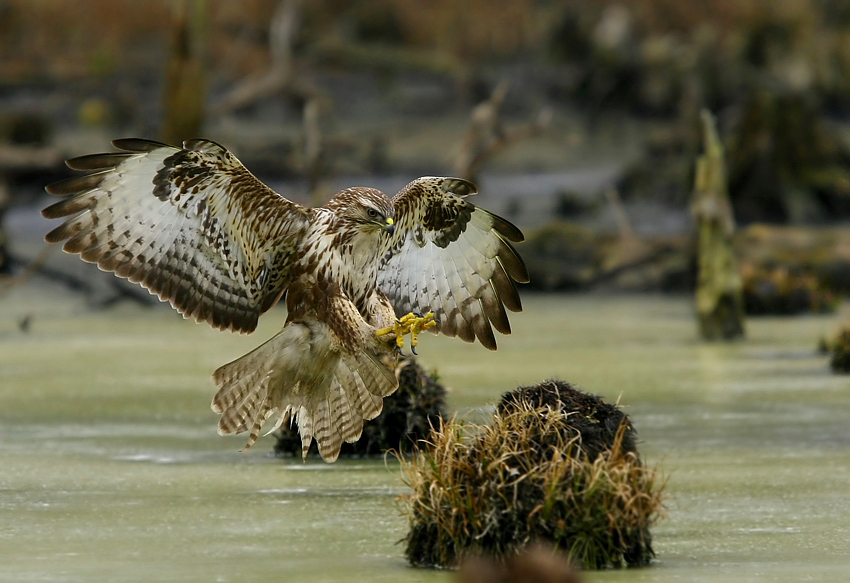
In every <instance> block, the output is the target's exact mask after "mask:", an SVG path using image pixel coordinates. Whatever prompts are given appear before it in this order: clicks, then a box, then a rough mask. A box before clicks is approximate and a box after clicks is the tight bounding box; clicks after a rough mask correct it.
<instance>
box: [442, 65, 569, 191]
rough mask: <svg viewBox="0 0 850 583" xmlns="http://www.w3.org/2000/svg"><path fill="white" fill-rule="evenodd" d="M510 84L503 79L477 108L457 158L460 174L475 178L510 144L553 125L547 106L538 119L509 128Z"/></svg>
mask: <svg viewBox="0 0 850 583" xmlns="http://www.w3.org/2000/svg"><path fill="white" fill-rule="evenodd" d="M508 88H509V83H508V82H506V81H502V82H501V83H499V84H498V85H497V86H496V88H495V89H494V90H493V93H492V94H491V95H490V98H489V99H487V100H486V101H484V102H482V103H479V104H478V105H476V106H475V107H474V108H473V110H472V115H471V117H472V119H471V121H470V124H469V129H468V130H467V132H466V137H465V138H464V140H463V145H462V146H461V151H460V154H459V155H458V157H457V160H456V161H455V173H456V174H457V176H459V177H461V178H466V179H468V180H475V179H476V177H477V176H478V173H479V172H480V171H481V168H482V167H483V166H484V164H485V163H486V162H487V160H489V159H490V158H492V157H493V156H495V155H496V154H498V153H499V152H500V151H502V150H504V149H505V148H507V147H508V146H511V145H513V144H515V143H517V142H519V141H522V140H526V139H528V138H531V137H534V136H536V135H539V134H541V133H542V132H544V131H545V130H546V128H547V127H548V126H549V123H550V122H551V120H552V110H551V109H550V108H548V107H545V108H543V109H541V110H540V113H539V114H538V116H537V119H536V120H535V121H533V122H530V123H527V124H523V125H520V126H517V127H514V128H511V129H505V128H504V126H503V124H502V120H501V110H502V105H503V104H504V102H505V97H506V95H507V93H508Z"/></svg>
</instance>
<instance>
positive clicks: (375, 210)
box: [325, 187, 395, 235]
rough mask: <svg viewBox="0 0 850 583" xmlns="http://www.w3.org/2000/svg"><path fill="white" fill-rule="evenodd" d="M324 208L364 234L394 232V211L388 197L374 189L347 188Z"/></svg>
mask: <svg viewBox="0 0 850 583" xmlns="http://www.w3.org/2000/svg"><path fill="white" fill-rule="evenodd" d="M325 208H327V209H330V210H332V211H333V212H334V213H335V214H336V216H337V217H338V218H339V219H342V220H344V221H346V222H348V223H350V224H352V225H354V226H355V227H356V228H357V230H359V231H361V232H365V233H375V232H381V231H383V232H386V233H389V234H390V235H391V234H392V233H393V231H394V230H395V222H394V221H395V209H394V208H393V203H392V201H391V200H390V199H389V197H388V196H387V195H386V194H384V193H383V192H381V191H380V190H375V189H374V188H365V187H355V188H347V189H345V190H343V191H342V192H340V193H338V194H337V195H335V196H334V197H333V198H332V199H331V200H330V201H328V204H326V205H325Z"/></svg>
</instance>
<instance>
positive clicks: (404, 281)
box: [378, 177, 528, 350]
mask: <svg viewBox="0 0 850 583" xmlns="http://www.w3.org/2000/svg"><path fill="white" fill-rule="evenodd" d="M475 192H476V190H475V186H474V185H473V184H472V183H470V182H467V181H464V180H460V179H457V178H436V177H425V178H419V179H417V180H414V181H413V182H411V183H410V184H408V185H407V186H405V187H404V188H403V189H402V190H401V191H400V192H399V193H398V194H397V195H396V196H395V198H394V199H393V204H394V205H395V209H396V218H395V224H396V228H395V232H394V234H393V236H392V237H391V238H390V239H389V241H388V242H387V244H386V247H385V249H384V253H383V256H382V259H381V262H380V265H379V274H378V286H379V288H380V290H381V291H382V292H383V293H384V294H385V295H386V296H387V297H388V298H389V300H390V302H391V303H392V305H393V309H395V310H396V313H398V314H404V313H407V312H411V311H413V312H422V313H424V312H427V311H429V310H431V311H434V312H435V315H436V317H437V320H438V326H437V328H436V330H437V331H439V332H441V333H442V334H445V335H447V336H457V337H459V338H461V339H463V340H466V341H468V342H472V341H474V340H475V339H476V338H477V339H478V341H479V342H481V343H482V344H483V345H484V346H486V347H487V348H490V349H493V350H495V348H496V339H495V335H494V334H493V328H495V329H496V330H497V331H499V332H501V333H503V334H509V333H510V331H511V328H510V322H509V320H508V316H507V311H506V310H510V311H514V312H519V311H521V310H522V304H521V303H520V299H519V294H518V292H517V289H516V283H525V282H527V281H528V270H527V268H526V266H525V263H523V261H522V258H520V256H519V255H518V254H517V252H516V250H515V249H514V248H513V246H512V245H511V242H521V241H522V240H523V235H522V232H521V231H520V230H519V229H518V228H517V227H515V226H514V225H513V224H511V223H510V222H508V221H507V220H505V219H503V218H501V217H498V216H496V215H494V214H492V213H489V212H487V211H485V210H483V209H480V208H478V207H476V206H475V205H473V204H471V203H470V202H468V201H467V200H465V197H466V196H467V195H469V194H474V193H475Z"/></svg>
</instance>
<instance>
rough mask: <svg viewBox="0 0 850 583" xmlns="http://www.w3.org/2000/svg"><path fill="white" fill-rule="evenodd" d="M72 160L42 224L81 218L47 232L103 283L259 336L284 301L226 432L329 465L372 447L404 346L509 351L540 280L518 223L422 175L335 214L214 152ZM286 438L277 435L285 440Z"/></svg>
mask: <svg viewBox="0 0 850 583" xmlns="http://www.w3.org/2000/svg"><path fill="white" fill-rule="evenodd" d="M113 145H114V146H115V147H116V148H117V149H119V150H121V152H114V153H106V154H93V155H88V156H81V157H79V158H74V159H72V160H69V161H68V162H67V164H68V166H69V167H70V168H72V169H74V170H83V171H88V174H85V175H82V176H78V177H74V178H69V179H66V180H63V181H61V182H57V183H55V184H52V185H50V186H48V187H47V191H48V192H49V193H51V194H57V195H70V196H69V197H68V198H65V199H64V200H62V201H60V202H57V203H55V204H53V205H51V206H49V207H47V208H45V209H44V210H43V211H42V214H43V215H44V216H45V217H48V218H60V217H71V218H69V219H68V220H66V221H65V222H64V223H62V224H61V225H60V226H58V227H56V228H55V229H54V230H52V231H51V232H50V233H48V234H47V236H46V240H47V241H48V242H59V241H64V242H65V243H64V250H65V251H67V252H68V253H76V254H79V255H80V257H81V258H82V259H83V260H84V261H88V262H91V263H97V265H98V266H99V267H100V269H102V270H105V271H111V272H114V273H115V274H116V275H117V276H119V277H123V278H127V279H128V280H130V281H131V282H135V283H139V284H141V285H142V286H144V287H145V288H147V289H148V290H149V291H150V292H151V293H153V294H156V295H157V296H159V298H160V299H161V300H163V301H168V302H169V303H170V304H171V305H172V306H173V307H174V308H175V309H177V311H179V312H180V313H181V314H183V316H184V317H186V318H193V319H195V320H196V321H198V322H207V323H208V324H210V325H211V326H213V327H215V328H219V329H223V330H232V331H235V332H251V331H253V330H254V329H255V328H256V326H257V319H258V317H259V316H260V314H262V313H263V312H265V311H266V310H268V309H269V308H271V307H272V306H273V305H275V304H276V303H277V302H278V301H279V300H281V299H282V298H283V299H284V301H285V302H286V307H287V318H286V323H285V324H284V326H283V328H282V329H281V331H280V332H278V333H277V334H276V335H275V336H273V337H272V338H271V339H270V340H268V341H266V342H265V343H264V344H262V345H260V346H259V347H258V348H256V349H254V350H253V351H251V352H249V353H248V354H246V355H245V356H242V357H241V358H239V359H237V360H235V361H233V362H231V363H229V364H226V365H224V366H222V367H221V368H219V369H218V370H216V371H215V373H214V374H213V379H214V381H215V383H216V385H217V386H218V389H219V390H218V393H217V394H216V395H215V397H214V399H213V401H212V408H213V410H214V411H215V412H216V413H219V414H220V415H221V419H220V421H219V433H220V434H221V435H228V434H234V433H241V432H245V431H248V432H249V435H250V437H249V439H248V443H247V445H246V446H245V449H247V448H248V447H250V446H251V445H252V444H253V443H254V442H255V441H256V440H257V437H258V435H259V433H260V430H261V428H262V427H263V425H264V423H265V422H266V421H267V420H269V419H270V418H274V423H275V425H274V428H277V427H279V426H280V425H281V424H282V423H284V422H286V421H288V420H294V421H295V422H296V423H297V425H298V429H299V432H300V435H301V440H302V449H303V452H304V454H305V455H306V452H307V450H308V447H309V445H310V442H311V440H312V439H313V438H314V437H315V439H316V441H317V444H318V446H319V452H320V453H321V455H322V457H323V458H324V459H325V460H326V461H329V462H331V461H334V460H335V459H336V457H337V455H338V454H339V449H340V446H341V445H342V442H343V441H349V442H353V441H356V440H357V439H358V438H359V437H360V434H361V431H362V428H363V421H364V420H366V419H372V418H374V417H375V416H377V415H378V414H379V413H380V412H381V407H382V404H383V397H385V396H387V395H389V394H391V393H392V392H393V391H394V390H395V389H396V388H397V386H398V381H397V379H396V377H395V364H396V361H397V357H398V354H399V353H400V351H401V347H402V346H403V344H404V336H405V335H406V334H410V336H411V345H412V346H414V347H415V346H416V342H417V334H418V333H419V332H421V331H422V330H427V329H432V330H433V331H435V332H440V333H442V334H445V335H446V336H457V337H459V338H461V339H463V340H466V341H467V342H473V341H475V340H476V339H477V340H478V341H479V342H480V343H481V344H483V345H484V346H486V347H487V348H490V349H492V350H495V349H496V340H495V337H494V334H493V328H495V329H496V330H497V331H499V332H501V333H503V334H509V333H510V324H509V323H508V317H507V314H506V309H507V310H511V311H514V312H519V311H520V310H521V309H522V306H521V304H520V299H519V295H518V294H517V290H516V286H515V282H526V281H528V272H527V270H526V267H525V265H524V263H523V261H522V259H520V257H519V256H518V255H517V253H516V251H515V250H514V249H513V247H512V246H511V242H519V241H522V240H523V236H522V233H521V232H520V231H519V229H517V228H516V227H515V226H514V225H512V224H511V223H509V222H508V221H506V220H504V219H502V218H500V217H497V216H495V215H493V214H491V213H488V212H487V211H485V210H483V209H480V208H477V207H476V206H475V205H473V204H471V203H470V202H468V201H467V200H466V197H467V196H468V195H471V194H475V192H476V188H475V186H474V185H473V184H472V183H470V182H467V181H466V180H460V179H457V178H438V177H424V178H418V179H416V180H414V181H413V182H411V183H410V184H408V185H407V186H405V187H404V188H402V189H401V191H400V192H399V193H398V194H397V195H396V196H395V197H394V198H392V199H390V198H389V197H387V196H386V195H385V194H383V193H382V192H380V191H378V190H375V189H373V188H365V187H356V188H347V189H345V190H343V191H341V192H339V193H338V194H336V195H334V196H333V197H332V198H331V199H330V201H328V203H327V204H326V205H325V206H323V207H319V208H308V207H305V206H302V205H299V204H296V203H294V202H292V201H289V200H287V199H286V198H284V197H283V196H281V195H279V194H277V193H276V192H274V191H273V190H271V189H270V188H269V187H267V186H266V185H265V184H263V183H262V182H260V180H258V179H257V178H256V177H255V176H254V175H253V174H251V173H250V172H249V171H248V170H247V169H246V168H245V167H244V166H243V165H242V163H241V162H239V160H237V159H236V157H235V156H234V155H233V154H231V153H230V152H229V151H227V150H226V149H225V148H224V147H222V146H221V145H219V144H217V143H215V142H212V141H209V140H202V139H198V140H191V141H187V142H185V143H184V144H183V148H178V147H173V146H169V145H166V144H162V143H158V142H153V141H148V140H142V139H135V138H130V139H122V140H116V141H114V142H113ZM272 430H274V429H272Z"/></svg>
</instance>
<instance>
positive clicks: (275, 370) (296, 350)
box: [212, 323, 398, 462]
mask: <svg viewBox="0 0 850 583" xmlns="http://www.w3.org/2000/svg"><path fill="white" fill-rule="evenodd" d="M316 332H317V331H316V330H311V329H310V328H309V327H308V326H306V325H304V324H300V323H289V324H287V325H286V327H284V329H283V330H282V331H281V332H279V333H278V334H277V335H275V336H274V337H272V338H271V339H270V340H269V341H267V342H266V343H264V344H263V345H261V346H259V347H258V348H256V349H254V350H253V351H251V352H249V353H248V354H246V355H245V356H243V357H241V358H239V359H237V360H235V361H233V362H231V363H229V364H226V365H224V366H222V367H221V368H219V369H218V370H216V371H215V373H214V374H213V380H214V381H215V383H216V385H217V386H218V387H219V391H218V393H216V395H215V397H214V398H213V401H212V409H213V411H215V412H216V413H218V414H220V415H221V419H220V420H219V429H218V431H219V434H221V435H231V434H238V433H243V432H245V431H250V434H249V438H248V443H247V444H246V446H245V448H244V449H248V448H250V447H251V446H252V445H253V444H254V443H255V442H256V440H257V438H258V437H259V435H260V432H261V430H262V427H263V424H264V423H265V422H266V421H267V420H268V419H270V418H272V417H275V416H277V419H276V422H275V425H274V427H273V428H272V429H271V431H274V430H275V429H277V428H278V427H280V426H281V425H282V424H283V423H285V422H287V421H295V422H296V423H297V424H298V430H299V433H300V435H301V446H302V456H304V457H305V458H306V455H307V450H308V449H309V446H310V442H311V441H312V439H313V438H314V437H315V439H316V443H317V445H318V446H319V453H320V454H321V456H322V458H323V459H324V460H325V461H327V462H332V461H334V460H336V458H337V456H338V455H339V450H340V447H341V446H342V443H343V441H347V442H353V441H357V440H358V439H359V438H360V435H361V433H362V431H363V421H364V420H366V419H372V418H374V417H376V416H377V415H378V414H380V412H381V409H382V407H383V397H385V396H387V395H389V394H391V393H392V392H393V391H395V389H396V388H397V386H398V381H397V379H396V378H395V374H394V366H393V363H392V362H391V361H390V360H388V359H383V358H381V357H380V356H377V355H372V354H369V353H368V352H362V353H358V354H354V355H350V354H343V353H339V352H334V351H333V350H329V349H328V348H327V346H326V343H323V342H321V341H317V338H316ZM243 451H244V450H243Z"/></svg>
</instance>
